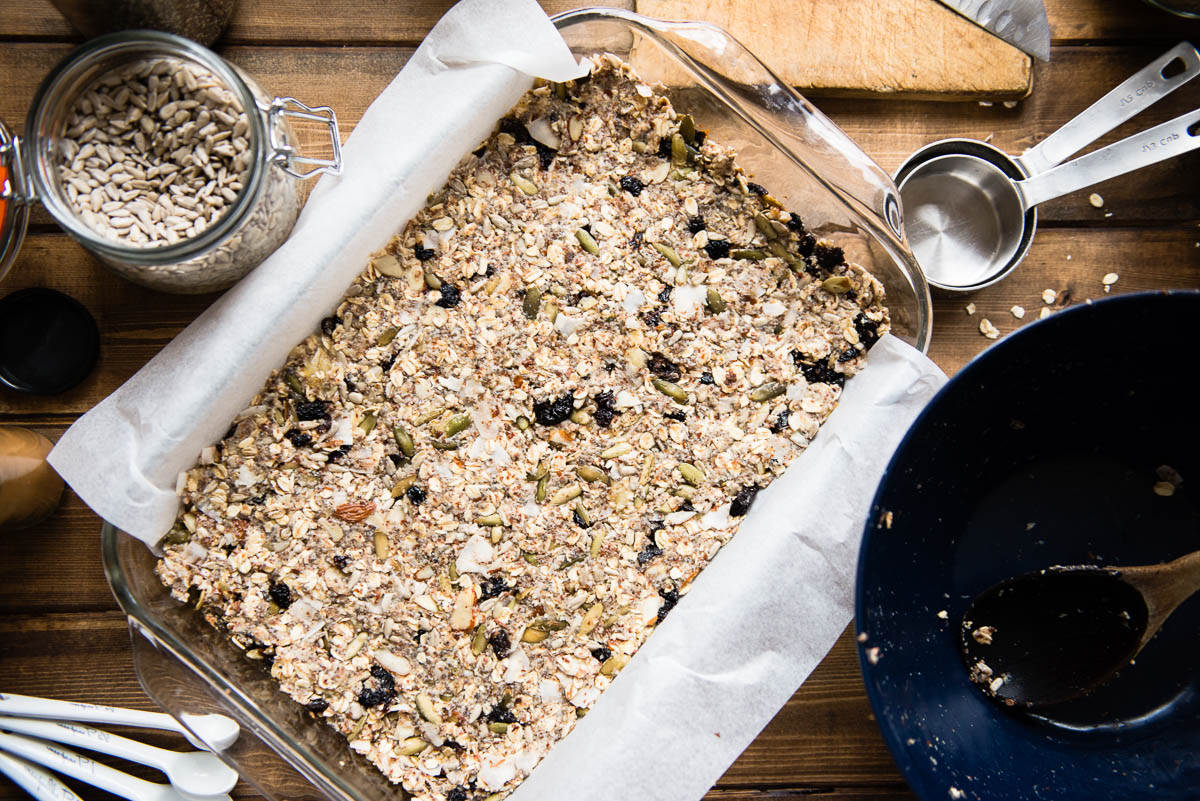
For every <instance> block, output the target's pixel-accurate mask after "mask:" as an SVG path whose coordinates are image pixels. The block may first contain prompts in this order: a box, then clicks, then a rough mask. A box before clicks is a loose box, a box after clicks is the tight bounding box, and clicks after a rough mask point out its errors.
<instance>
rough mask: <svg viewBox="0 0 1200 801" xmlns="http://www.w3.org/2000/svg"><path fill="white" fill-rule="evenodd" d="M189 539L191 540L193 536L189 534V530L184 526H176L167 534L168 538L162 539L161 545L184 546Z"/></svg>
mask: <svg viewBox="0 0 1200 801" xmlns="http://www.w3.org/2000/svg"><path fill="white" fill-rule="evenodd" d="M189 539H191V534H189V533H188V530H187V529H186V528H183V527H182V526H176V527H175V528H173V529H171V530H170V531H168V532H167V534H166V536H165V537H163V538H162V543H161V544H164V545H182V544H183V543H185V542H187V541H188V540H189Z"/></svg>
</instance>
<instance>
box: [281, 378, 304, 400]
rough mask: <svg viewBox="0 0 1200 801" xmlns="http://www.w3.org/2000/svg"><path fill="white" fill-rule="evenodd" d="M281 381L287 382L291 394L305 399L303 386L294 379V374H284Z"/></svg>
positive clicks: (298, 380)
mask: <svg viewBox="0 0 1200 801" xmlns="http://www.w3.org/2000/svg"><path fill="white" fill-rule="evenodd" d="M283 380H284V381H286V382H287V385H288V388H289V389H291V390H292V392H295V393H296V394H297V395H299V396H300V397H302V398H303V397H307V396H306V394H305V392H304V385H303V384H301V383H300V379H299V378H297V377H296V374H295V373H291V372H288V373H284V374H283Z"/></svg>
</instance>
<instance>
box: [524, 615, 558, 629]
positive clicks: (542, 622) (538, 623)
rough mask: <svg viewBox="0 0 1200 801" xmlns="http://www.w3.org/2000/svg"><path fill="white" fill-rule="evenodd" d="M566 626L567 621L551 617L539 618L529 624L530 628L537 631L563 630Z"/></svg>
mask: <svg viewBox="0 0 1200 801" xmlns="http://www.w3.org/2000/svg"><path fill="white" fill-rule="evenodd" d="M566 627H567V624H566V623H565V622H563V621H561V620H554V619H553V618H549V617H543V618H538V619H537V620H535V621H533V622H532V623H530V624H529V628H531V629H534V630H535V631H562V630H563V629H565V628H566Z"/></svg>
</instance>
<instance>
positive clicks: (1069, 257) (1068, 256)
mask: <svg viewBox="0 0 1200 801" xmlns="http://www.w3.org/2000/svg"><path fill="white" fill-rule="evenodd" d="M1071 258H1072V256H1071V254H1070V253H1068V254H1067V261H1070V260H1071Z"/></svg>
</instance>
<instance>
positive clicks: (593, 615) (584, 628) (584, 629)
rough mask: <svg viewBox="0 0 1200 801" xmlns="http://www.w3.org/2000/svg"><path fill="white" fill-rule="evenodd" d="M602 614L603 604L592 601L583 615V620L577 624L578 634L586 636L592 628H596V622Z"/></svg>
mask: <svg viewBox="0 0 1200 801" xmlns="http://www.w3.org/2000/svg"><path fill="white" fill-rule="evenodd" d="M602 614H604V604H602V603H594V604H592V605H591V606H590V607H588V610H587V612H586V613H585V614H584V616H583V622H582V623H580V624H579V636H580V637H587V635H588V634H589V633H591V631H592V629H594V628H596V624H597V623H599V622H600V616H601V615H602Z"/></svg>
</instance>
